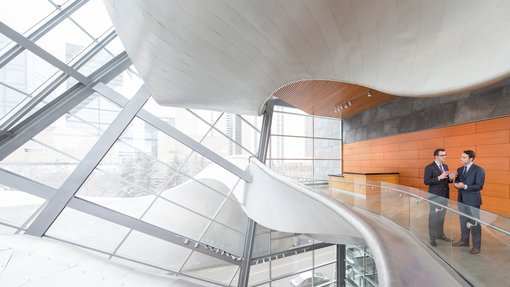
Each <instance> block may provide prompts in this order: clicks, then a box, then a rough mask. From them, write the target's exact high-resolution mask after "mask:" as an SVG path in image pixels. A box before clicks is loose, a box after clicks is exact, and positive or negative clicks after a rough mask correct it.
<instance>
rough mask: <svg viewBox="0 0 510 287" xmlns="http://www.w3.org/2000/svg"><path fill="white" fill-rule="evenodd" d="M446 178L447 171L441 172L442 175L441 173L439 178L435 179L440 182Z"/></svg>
mask: <svg viewBox="0 0 510 287" xmlns="http://www.w3.org/2000/svg"><path fill="white" fill-rule="evenodd" d="M447 176H448V172H447V171H443V173H442V174H441V175H440V176H438V177H437V178H438V179H439V180H441V179H444V178H446V177H447Z"/></svg>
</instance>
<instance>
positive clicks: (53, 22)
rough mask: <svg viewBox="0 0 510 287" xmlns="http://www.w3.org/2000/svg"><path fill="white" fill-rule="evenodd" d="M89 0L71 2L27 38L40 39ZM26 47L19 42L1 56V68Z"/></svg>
mask: <svg viewBox="0 0 510 287" xmlns="http://www.w3.org/2000/svg"><path fill="white" fill-rule="evenodd" d="M88 1H89V0H77V1H74V2H73V3H71V4H70V5H69V6H67V7H66V8H64V9H63V10H62V11H60V12H59V13H58V14H57V15H55V16H54V17H53V18H51V19H49V20H48V22H46V23H44V25H42V26H41V27H39V28H38V29H37V30H35V31H34V32H33V33H32V34H30V35H28V37H27V39H28V40H30V41H32V42H35V41H37V40H38V39H40V38H41V37H42V36H44V35H45V34H46V33H48V31H50V30H51V29H53V28H54V27H55V26H57V25H58V24H59V23H61V22H62V21H64V20H65V19H67V18H68V17H69V16H70V15H71V14H73V13H74V12H75V11H76V10H78V9H79V8H80V7H81V6H83V5H84V4H85V3H87V2H88ZM24 50H25V48H24V47H23V46H22V45H20V44H17V45H16V46H14V47H12V48H11V49H10V50H9V51H7V52H6V53H4V54H3V55H2V56H1V57H0V69H1V68H2V67H3V66H5V65H6V64H7V63H9V62H10V61H11V60H12V59H14V58H15V57H16V56H18V55H19V54H21V52H23V51H24Z"/></svg>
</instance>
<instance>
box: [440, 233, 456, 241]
mask: <svg viewBox="0 0 510 287" xmlns="http://www.w3.org/2000/svg"><path fill="white" fill-rule="evenodd" d="M437 239H441V240H444V241H446V242H452V241H453V240H451V239H450V238H448V237H446V235H444V234H443V235H439V236H438V237H437Z"/></svg>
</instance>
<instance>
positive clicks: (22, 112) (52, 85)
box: [0, 32, 117, 130]
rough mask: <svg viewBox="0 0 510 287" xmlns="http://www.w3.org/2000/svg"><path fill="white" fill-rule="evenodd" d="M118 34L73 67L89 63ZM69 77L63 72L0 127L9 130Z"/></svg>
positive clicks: (111, 34)
mask: <svg viewBox="0 0 510 287" xmlns="http://www.w3.org/2000/svg"><path fill="white" fill-rule="evenodd" d="M116 36H117V34H116V33H115V32H112V33H110V34H109V35H107V36H106V37H105V38H104V39H102V40H101V41H100V42H99V43H97V44H96V45H95V46H94V47H93V48H92V49H90V50H89V51H87V53H85V55H83V56H82V57H81V58H80V59H78V60H77V61H76V62H75V63H74V64H73V65H72V66H71V68H73V69H75V70H78V69H79V68H81V67H82V66H83V65H85V63H87V62H88V61H89V60H90V59H92V58H93V57H94V56H95V55H96V54H97V53H99V52H100V51H101V50H102V49H104V47H106V45H108V43H110V42H111V41H112V40H113V39H115V37H116ZM68 78H69V75H68V74H66V73H64V72H61V74H60V75H58V76H57V77H56V78H55V79H54V80H53V81H52V82H51V83H50V84H48V85H47V86H46V87H45V88H44V89H43V90H42V91H40V92H39V93H38V94H37V95H36V96H34V97H32V99H31V100H30V102H28V103H27V104H26V105H25V106H23V107H22V108H21V109H20V110H19V111H17V112H16V114H15V115H13V116H12V117H10V118H9V119H8V120H7V121H5V123H3V124H2V125H1V126H0V129H3V130H9V129H11V128H12V127H13V126H14V125H15V124H16V123H18V122H19V121H21V119H23V117H25V116H26V115H27V114H28V113H29V112H30V111H31V110H33V109H34V108H35V107H36V106H37V105H38V104H39V103H40V102H41V101H43V100H44V99H45V98H46V97H47V96H48V95H50V94H51V93H52V92H53V91H54V90H55V89H57V88H58V87H59V86H60V85H61V84H62V83H64V82H65V81H66V80H67V79H68Z"/></svg>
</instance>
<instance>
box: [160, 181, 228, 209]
mask: <svg viewBox="0 0 510 287" xmlns="http://www.w3.org/2000/svg"><path fill="white" fill-rule="evenodd" d="M161 196H162V197H164V198H166V199H168V200H170V201H172V202H175V203H177V204H180V205H182V206H185V207H187V208H189V209H191V210H194V211H196V212H198V213H200V214H202V215H205V216H207V217H209V218H213V217H214V215H215V214H216V212H217V211H218V209H219V207H220V205H221V203H222V202H223V201H224V200H225V197H224V196H222V195H220V194H219V193H217V192H215V191H213V190H211V188H209V187H207V186H205V185H203V184H201V183H200V182H197V181H195V180H192V179H190V180H188V181H187V182H185V183H183V184H181V185H178V186H175V187H173V188H169V189H165V190H163V192H162V193H161Z"/></svg>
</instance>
